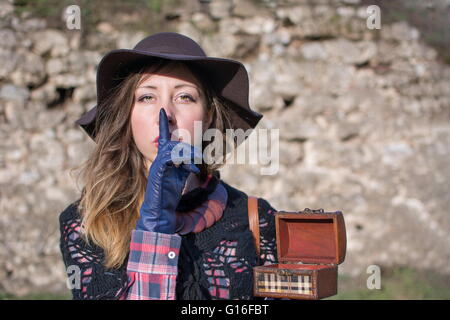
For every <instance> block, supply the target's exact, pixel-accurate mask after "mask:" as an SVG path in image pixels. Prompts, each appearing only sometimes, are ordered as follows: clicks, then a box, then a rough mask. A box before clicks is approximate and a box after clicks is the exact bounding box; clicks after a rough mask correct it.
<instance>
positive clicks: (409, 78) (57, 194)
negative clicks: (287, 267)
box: [0, 0, 450, 298]
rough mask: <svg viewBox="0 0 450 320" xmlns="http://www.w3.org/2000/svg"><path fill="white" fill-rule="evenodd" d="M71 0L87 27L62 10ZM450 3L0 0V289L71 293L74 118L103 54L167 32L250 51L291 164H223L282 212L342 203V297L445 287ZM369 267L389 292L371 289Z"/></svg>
mask: <svg viewBox="0 0 450 320" xmlns="http://www.w3.org/2000/svg"><path fill="white" fill-rule="evenodd" d="M73 4H76V5H79V7H80V9H81V29H80V30H69V29H68V28H67V25H66V21H65V20H64V10H65V8H66V7H67V6H69V5H73ZM371 4H376V5H378V6H379V7H380V8H381V28H380V29H369V28H368V27H367V23H366V22H367V18H368V12H367V7H368V6H369V5H371ZM449 5H450V4H449V1H444V0H442V1H437V0H436V1H360V0H314V1H307V0H298V1H294V0H291V1H289V0H284V1H281V0H280V1H270V0H266V1H262V0H253V1H251V0H242V1H237V0H235V1H231V0H213V1H210V3H209V4H201V3H200V2H199V1H197V0H195V1H194V0H189V1H177V0H171V1H156V0H146V1H145V0H131V1H118V0H109V1H106V0H105V1H103V0H96V1H75V0H73V1H66V0H63V1H56V0H41V1H26V0H21V1H7V0H0V61H1V62H0V298H1V297H3V298H14V297H27V295H28V296H30V294H34V296H33V297H37V298H39V297H40V298H42V297H61V298H67V297H70V295H68V289H67V287H66V284H65V280H66V274H65V269H64V265H63V262H62V258H61V255H60V251H59V236H60V234H59V224H58V216H59V214H60V212H61V211H62V210H63V209H64V208H66V207H67V206H68V205H69V204H70V203H71V202H73V201H74V200H76V199H78V197H79V192H80V187H81V186H77V185H76V183H75V181H74V180H73V178H72V177H71V176H70V175H69V170H70V169H71V168H73V167H74V166H76V165H79V164H80V163H81V162H82V161H83V160H84V159H85V158H86V156H87V155H88V153H89V152H90V150H92V147H93V142H91V141H90V140H89V139H88V137H87V135H85V134H84V133H83V132H82V130H81V129H80V128H79V127H77V126H76V125H75V124H74V121H75V120H76V119H77V118H78V117H79V116H80V115H81V114H83V113H84V112H86V111H87V110H89V109H90V108H92V107H93V106H94V105H95V103H96V86H95V79H96V78H95V77H96V68H97V65H98V63H99V62H100V59H101V58H102V56H103V55H104V54H105V53H106V52H107V51H109V50H112V49H117V48H132V47H133V46H134V45H135V44H136V43H137V42H138V41H139V40H141V39H142V38H144V37H145V36H147V35H150V34H152V33H154V32H159V31H175V32H180V33H183V34H185V35H187V36H189V37H192V38H193V39H195V40H196V41H198V42H199V43H200V44H201V45H202V47H203V48H204V49H205V51H206V52H207V54H208V55H210V56H217V57H228V58H232V59H236V60H239V61H241V62H243V63H244V64H245V66H246V67H247V69H248V71H249V75H250V82H251V87H250V102H251V106H252V107H253V108H255V109H256V110H257V111H259V112H261V113H262V114H263V115H264V118H263V119H262V120H261V122H260V124H259V125H258V128H269V129H270V128H279V129H280V150H279V155H280V168H279V172H278V173H277V174H276V175H273V176H262V175H260V167H258V166H255V165H229V166H226V167H225V168H224V169H222V170H221V173H222V177H223V179H224V180H225V181H227V182H228V183H230V184H231V185H233V186H235V187H237V188H240V189H242V190H243V191H245V192H247V193H248V194H252V195H257V196H260V197H264V198H266V199H267V200H268V201H269V202H270V203H271V204H272V206H274V207H275V208H276V209H278V210H286V211H297V210H302V209H304V208H306V207H308V208H324V209H325V210H327V211H335V210H341V211H342V212H343V213H344V217H345V221H346V226H347V238H348V239H347V240H348V246H347V258H346V260H345V262H344V263H343V264H342V265H340V267H339V270H340V279H341V280H340V295H339V296H337V298H346V297H353V298H355V297H356V298H377V297H383V298H430V297H434V298H436V297H437V298H442V297H444V298H450V293H449V292H450V280H449V279H450V264H449V263H448V262H449V260H450V246H449V243H450V218H449V208H450V186H449V177H450V96H449V88H450V68H449V63H450V56H449V52H450V50H448V49H449V46H450V45H449V43H450V39H449V36H448V16H449V10H450V7H449ZM446 19H447V20H446ZM370 265H378V266H380V267H381V270H382V286H383V287H382V289H381V290H378V291H377V290H375V291H374V292H369V291H368V289H367V288H366V279H367V277H368V276H369V275H368V274H367V268H368V267H369V266H370ZM383 281H384V282H383ZM396 290H397V291H396ZM416 291H417V292H416ZM335 298H336V297H335Z"/></svg>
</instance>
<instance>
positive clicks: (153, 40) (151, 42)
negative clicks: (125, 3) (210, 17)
mask: <svg viewBox="0 0 450 320" xmlns="http://www.w3.org/2000/svg"><path fill="white" fill-rule="evenodd" d="M133 49H135V50H139V51H146V52H153V53H170V54H180V55H188V56H200V57H206V54H205V52H204V51H203V49H202V48H201V47H200V45H199V44H198V43H197V42H195V41H194V40H192V39H191V38H189V37H187V36H184V35H182V34H179V33H175V32H159V33H156V34H153V35H151V36H148V37H146V38H144V39H142V40H141V41H139V42H138V43H137V44H136V46H135V47H134V48H133Z"/></svg>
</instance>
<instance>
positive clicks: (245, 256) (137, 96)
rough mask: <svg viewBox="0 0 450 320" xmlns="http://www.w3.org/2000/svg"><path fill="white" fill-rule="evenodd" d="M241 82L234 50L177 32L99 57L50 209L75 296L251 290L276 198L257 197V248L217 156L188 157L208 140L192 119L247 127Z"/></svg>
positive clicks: (266, 251)
mask: <svg viewBox="0 0 450 320" xmlns="http://www.w3.org/2000/svg"><path fill="white" fill-rule="evenodd" d="M248 88H249V85H248V75H247V72H246V70H245V67H244V66H243V65H242V64H241V63H240V62H237V61H233V60H228V59H221V58H212V57H207V56H206V54H205V53H204V51H203V50H202V49H201V47H200V46H199V45H198V44H197V43H196V42H195V41H193V40H192V39H190V38H188V37H186V36H183V35H181V34H178V33H173V32H161V33H157V34H154V35H151V36H149V37H146V38H145V39H143V40H141V41H140V42H139V43H138V44H137V45H136V46H135V47H134V49H129V50H128V49H118V50H113V51H111V52H109V53H108V54H106V55H105V56H104V57H103V59H102V61H101V62H100V64H99V67H98V70H97V105H96V106H95V107H94V108H93V109H91V110H90V111H89V112H87V113H86V114H85V115H83V116H82V117H81V118H80V119H78V120H77V122H76V123H77V124H79V125H80V126H81V127H82V128H83V129H84V130H85V131H86V133H87V134H88V135H89V136H90V137H91V138H92V139H93V140H94V141H95V142H96V146H95V149H94V150H93V152H92V153H91V155H90V157H89V158H88V160H87V161H86V162H85V163H84V165H83V170H82V177H83V180H84V187H83V189H82V193H81V197H80V199H78V200H77V201H75V202H74V203H72V204H71V205H69V206H68V207H67V208H66V209H65V210H64V211H63V212H62V213H61V214H60V218H59V220H60V227H61V242H60V249H61V253H62V256H63V260H64V263H65V266H66V268H67V274H68V276H69V282H70V288H71V290H72V294H73V298H74V299H183V300H184V299H254V298H255V297H253V295H252V286H253V276H252V268H253V267H254V266H256V265H263V264H268V263H275V262H276V258H275V257H276V245H275V223H274V212H275V210H274V209H273V208H272V207H271V205H270V204H269V203H268V202H267V201H266V200H264V199H262V198H258V211H259V219H260V237H261V250H260V256H259V257H258V256H257V254H256V248H255V245H254V242H253V238H252V233H251V231H250V230H249V222H248V215H247V195H246V194H245V193H244V192H242V191H240V190H237V189H236V188H233V187H232V186H230V185H228V184H227V183H226V182H224V181H223V180H221V179H220V173H219V170H218V169H219V168H220V167H221V166H222V165H223V164H221V163H212V164H209V163H206V162H205V161H201V163H200V162H199V158H200V160H202V159H201V158H202V151H204V150H205V148H206V147H207V146H208V143H210V142H209V141H201V143H200V145H199V144H197V142H198V141H197V140H196V138H195V137H196V135H195V134H196V132H195V130H196V128H198V127H196V126H195V124H196V123H197V124H200V125H201V133H204V132H205V131H206V130H207V129H217V130H219V131H220V132H225V130H226V129H243V130H244V131H245V130H248V129H253V128H254V127H255V126H256V125H257V123H258V122H259V120H260V119H261V118H262V115H261V114H259V113H257V112H254V111H252V110H251V109H250V107H249V106H248ZM197 136H198V134H197ZM200 136H201V134H200ZM223 137H225V135H223ZM220 143H223V145H226V144H227V140H226V139H225V138H223V141H220ZM233 144H234V147H236V146H237V144H238V143H237V142H236V141H234V143H233ZM177 148H178V149H177ZM174 150H175V151H176V150H178V152H177V153H174ZM180 151H181V152H180ZM174 155H175V156H174ZM225 155H226V154H223V155H220V154H219V155H217V154H214V155H213V156H214V157H215V158H217V157H223V159H224V158H225Z"/></svg>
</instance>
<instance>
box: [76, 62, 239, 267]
mask: <svg viewBox="0 0 450 320" xmlns="http://www.w3.org/2000/svg"><path fill="white" fill-rule="evenodd" d="M167 64H173V65H176V64H183V65H184V66H186V67H188V68H189V70H190V71H191V72H192V74H193V75H194V76H195V77H196V79H197V80H198V81H199V82H200V84H201V86H202V88H201V89H202V90H203V93H204V96H205V105H204V108H205V111H206V113H205V114H206V116H207V117H212V118H208V119H212V123H211V125H210V126H209V128H217V129H218V130H220V131H221V132H223V133H224V132H225V130H226V129H227V128H232V123H231V118H230V114H229V112H228V110H229V108H230V105H229V104H231V103H232V102H230V101H228V100H225V99H223V98H221V97H220V96H218V95H217V94H216V93H215V91H214V90H213V88H212V87H211V86H210V85H209V82H208V81H207V80H206V78H205V77H204V74H202V72H201V71H200V70H199V69H198V68H196V67H195V66H193V65H190V64H189V63H186V62H179V61H172V60H166V59H157V58H155V59H152V60H145V61H143V62H140V63H138V64H134V65H132V66H129V67H127V69H126V72H124V73H123V76H118V78H117V80H118V81H117V86H115V87H114V88H113V89H112V90H111V92H110V93H109V94H108V96H107V98H106V99H105V100H104V101H103V102H102V105H101V106H99V108H98V110H99V114H98V119H97V120H96V123H95V132H96V136H95V142H96V145H95V147H94V149H93V150H92V152H91V153H90V155H89V156H88V158H87V160H86V161H84V162H83V163H82V164H81V165H79V166H76V167H74V168H72V169H71V170H70V175H71V176H72V173H73V171H75V170H79V173H78V175H77V178H76V185H77V188H78V189H79V184H78V180H79V179H80V178H81V179H82V180H83V184H84V187H83V188H82V190H81V198H80V201H79V204H78V210H79V212H80V215H81V222H82V223H81V225H82V228H81V230H82V232H81V235H82V237H83V238H84V240H85V241H86V242H87V243H88V244H91V243H94V244H95V245H97V246H99V247H101V248H102V249H103V252H104V261H103V264H104V266H105V267H106V268H120V267H121V266H122V265H123V264H124V263H125V262H126V259H127V255H128V253H129V245H130V241H131V232H132V230H133V229H134V228H135V227H136V223H137V220H138V219H139V210H140V207H141V204H142V202H143V200H144V194H145V189H146V185H147V177H148V171H147V168H146V164H145V159H144V156H143V155H142V153H141V152H140V151H139V150H138V148H137V146H136V144H135V142H134V139H133V135H132V130H131V121H130V117H131V112H132V108H133V105H134V103H135V95H134V92H135V90H136V88H137V87H138V86H139V84H140V83H141V82H142V79H144V77H145V76H146V75H148V74H149V73H154V72H157V71H158V70H160V69H161V68H163V67H164V66H166V65H167ZM209 143H211V142H209ZM209 143H208V142H202V147H203V150H204V148H205V147H206V146H207V145H208V144H209ZM216 143H217V142H216ZM228 143H229V141H227V138H226V136H225V134H224V135H223V146H224V147H225V146H226V145H227V144H228ZM232 144H233V147H236V144H235V143H233V142H232ZM224 150H225V149H224ZM225 160H226V154H225V152H223V157H222V161H218V162H215V163H213V164H207V163H205V162H203V163H202V164H199V168H200V173H199V174H198V178H199V180H200V181H201V182H204V181H205V180H206V178H207V175H208V174H210V173H213V172H214V171H215V170H217V169H219V168H220V167H222V166H223V165H224V164H225ZM72 177H73V176H72Z"/></svg>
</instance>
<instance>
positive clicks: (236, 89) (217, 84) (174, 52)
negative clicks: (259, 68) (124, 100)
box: [75, 32, 263, 141]
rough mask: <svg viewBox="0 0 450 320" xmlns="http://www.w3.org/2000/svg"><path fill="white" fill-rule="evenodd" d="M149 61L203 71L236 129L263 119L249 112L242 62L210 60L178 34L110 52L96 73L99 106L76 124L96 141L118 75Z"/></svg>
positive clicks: (159, 35) (162, 35) (158, 35)
mask: <svg viewBox="0 0 450 320" xmlns="http://www.w3.org/2000/svg"><path fill="white" fill-rule="evenodd" d="M149 58H163V59H169V60H179V61H186V62H188V63H189V64H190V65H193V66H194V67H195V68H196V69H198V70H200V71H202V74H203V76H205V77H206V80H207V81H208V82H209V84H210V85H211V86H212V87H213V88H214V90H215V92H216V94H217V95H219V96H221V97H223V98H225V99H226V100H228V101H229V102H231V103H229V104H228V105H230V109H229V113H230V115H231V121H232V124H233V129H243V130H244V131H246V130H248V129H253V128H255V127H256V125H257V124H258V122H259V120H261V118H262V117H263V115H262V114H260V113H258V112H256V111H253V110H251V109H250V106H249V102H248V96H249V78H248V73H247V70H246V69H245V66H244V65H243V64H242V63H241V62H239V61H235V60H231V59H223V58H214V57H208V56H206V54H205V52H204V51H203V49H202V48H201V47H200V45H198V44H197V43H196V42H195V41H194V40H192V39H191V38H189V37H187V36H185V35H182V34H179V33H176V32H160V33H155V34H153V35H150V36H148V37H146V38H144V39H142V40H141V41H140V42H138V43H137V44H136V46H135V47H134V48H133V49H117V50H112V51H109V52H108V53H107V54H106V55H105V56H104V57H103V58H102V60H101V61H100V63H99V65H98V69H97V104H96V105H95V106H94V107H93V108H92V109H91V110H89V111H88V112H86V113H85V114H83V116H82V117H81V118H79V119H78V120H77V121H75V123H76V124H78V125H80V126H81V127H82V128H83V129H84V131H86V133H87V134H88V135H89V136H90V137H91V138H92V139H93V140H94V141H95V136H96V132H95V121H96V118H97V109H98V106H101V105H102V101H103V99H104V98H105V97H106V96H107V95H108V94H109V93H110V90H111V89H112V88H114V87H115V86H117V85H118V84H119V82H120V81H121V80H120V79H123V77H118V75H122V76H123V74H124V72H126V71H124V70H127V67H128V66H130V65H134V64H135V63H140V62H144V63H145V60H146V59H147V60H148V59H149Z"/></svg>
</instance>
